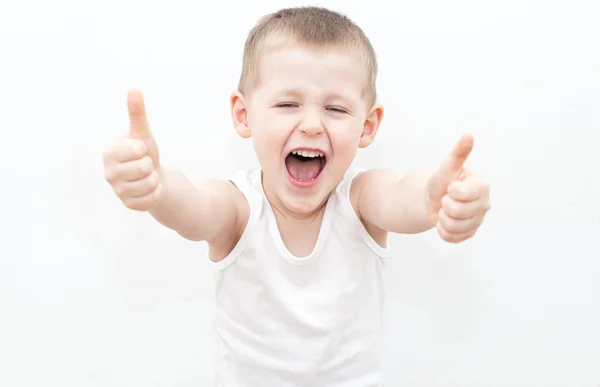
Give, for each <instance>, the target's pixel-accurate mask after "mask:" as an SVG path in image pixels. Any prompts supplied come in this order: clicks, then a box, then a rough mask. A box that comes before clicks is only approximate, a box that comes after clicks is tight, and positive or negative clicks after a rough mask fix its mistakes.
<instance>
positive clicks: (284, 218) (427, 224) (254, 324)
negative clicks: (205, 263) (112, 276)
mask: <svg viewBox="0 0 600 387" xmlns="http://www.w3.org/2000/svg"><path fill="white" fill-rule="evenodd" d="M376 74H377V63H376V59H375V54H374V51H373V48H372V47H371V44H370V43H369V40H368V39H367V37H366V36H365V35H364V34H363V32H362V31H361V29H360V28H359V27H357V26H356V25H355V24H354V23H353V22H351V21H350V20H349V19H348V18H346V17H344V16H342V15H340V14H338V13H335V12H332V11H329V10H326V9H322V8H315V7H305V8H293V9H284V10H280V11H279V12H276V13H274V14H271V15H268V16H265V17H264V18H263V19H261V20H260V22H259V23H258V25H257V26H256V27H255V28H254V29H253V30H252V31H251V32H250V35H249V37H248V39H247V41H246V46H245V50H244V58H243V70H242V74H241V77H240V82H239V87H238V90H236V91H235V92H234V93H233V94H232V96H231V101H230V102H231V112H232V119H233V125H234V128H235V130H236V131H237V133H238V134H239V135H240V136H242V137H244V138H252V140H253V144H254V149H255V151H256V155H257V157H258V160H259V163H260V166H261V168H260V169H259V170H252V171H241V172H239V173H238V174H236V175H235V176H233V177H232V178H231V179H228V180H211V181H206V182H204V183H202V184H200V185H198V186H195V185H193V184H192V183H190V182H189V181H188V180H187V179H186V178H185V177H184V176H183V175H182V174H181V173H179V172H178V171H177V170H173V169H168V168H166V167H165V166H163V165H162V164H161V163H160V160H159V153H158V147H157V145H156V143H155V141H154V139H153V137H152V134H151V132H150V127H149V123H148V122H147V119H146V114H145V108H144V104H143V100H142V96H141V94H140V93H139V92H138V91H135V90H133V91H131V92H130V93H129V96H128V107H129V113H130V119H131V126H130V131H129V133H127V134H126V135H125V136H124V137H123V138H120V139H118V140H117V141H116V142H115V143H114V144H113V145H112V146H111V147H110V148H109V149H108V150H107V152H106V153H105V159H104V160H105V173H106V179H107V181H108V182H110V184H111V185H112V187H113V188H114V190H115V192H116V194H117V195H118V197H119V198H120V199H121V200H122V201H123V203H124V204H125V205H126V206H127V207H128V208H130V209H134V210H138V211H148V212H149V213H150V214H151V215H152V216H153V217H154V218H155V219H156V220H157V221H158V222H160V223H161V224H163V225H165V226H166V227H168V228H170V229H173V230H174V231H176V232H178V233H179V234H181V235H182V236H183V237H185V238H188V239H190V240H195V241H206V242H207V243H208V246H209V257H210V260H211V261H212V263H213V264H214V266H215V271H216V275H217V277H216V284H217V286H216V300H217V313H216V325H215V327H216V336H217V340H218V348H217V358H218V362H217V367H216V382H217V385H218V386H222V387H285V386H311V387H316V386H327V387H334V386H344V387H354V386H355V387H367V386H380V385H382V380H381V373H380V365H381V357H380V356H381V352H380V345H381V308H382V302H383V289H382V279H381V276H382V265H383V262H384V259H385V256H386V254H387V245H386V238H387V234H388V233H389V232H393V233H419V232H423V231H426V230H428V229H430V228H432V227H434V226H435V227H437V231H438V232H439V234H440V236H441V237H442V238H443V239H444V240H446V241H449V242H460V241H463V240H465V239H467V238H470V237H471V236H473V235H474V234H475V232H476V230H477V228H478V227H479V225H480V224H481V222H482V220H483V217H484V215H485V213H486V211H487V210H488V209H489V206H490V205H489V194H488V192H489V190H488V185H487V184H486V183H485V182H484V181H482V180H481V179H480V178H479V177H477V176H476V175H474V174H472V173H470V172H468V171H466V170H465V169H464V168H463V163H464V161H465V159H466V157H467V156H468V154H469V152H470V151H471V148H472V145H473V140H472V138H471V137H470V136H468V135H467V136H464V137H463V138H462V139H461V140H460V141H459V142H458V144H457V145H456V147H455V148H454V150H452V152H451V153H450V154H449V155H448V156H447V158H446V159H445V160H444V161H443V163H442V164H441V166H440V167H439V169H438V170H437V171H435V172H433V173H431V174H424V173H416V172H415V173H410V174H408V175H407V176H405V177H403V178H402V179H398V178H396V177H394V176H392V175H391V174H390V173H388V172H385V171H381V170H370V171H364V172H354V171H350V170H349V167H350V164H351V162H352V160H353V159H354V156H355V154H356V151H357V149H358V148H364V147H366V146H368V145H369V144H370V143H371V142H372V141H373V139H374V138H375V134H376V133H377V129H378V128H379V125H380V123H381V120H382V117H383V108H382V106H381V105H379V104H377V103H375V101H376V91H375V80H376Z"/></svg>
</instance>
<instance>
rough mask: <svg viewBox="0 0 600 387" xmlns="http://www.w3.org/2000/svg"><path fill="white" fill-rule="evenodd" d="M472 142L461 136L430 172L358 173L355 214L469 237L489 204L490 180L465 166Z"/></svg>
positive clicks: (398, 226) (391, 226) (408, 228)
mask: <svg viewBox="0 0 600 387" xmlns="http://www.w3.org/2000/svg"><path fill="white" fill-rule="evenodd" d="M472 147H473V138H472V137H471V136H469V135H465V136H463V138H462V139H461V140H460V141H459V142H458V144H456V146H455V147H454V149H453V150H452V151H451V152H450V154H449V155H448V156H447V157H446V159H445V160H444V161H443V162H442V164H441V165H440V167H439V168H438V169H437V170H436V171H434V172H433V173H429V172H411V173H409V174H407V175H406V176H404V177H403V178H397V177H396V176H394V175H393V174H391V173H390V172H387V171H383V170H371V171H368V172H365V173H363V174H361V175H359V176H358V177H357V178H356V180H355V181H354V182H353V184H352V198H353V200H354V203H356V205H355V208H356V209H357V212H358V215H359V217H360V218H361V219H362V221H363V222H365V223H367V224H369V225H372V226H374V227H377V228H379V229H382V230H385V231H388V232H393V233H403V234H414V233H419V232H423V231H426V230H429V229H430V228H432V227H436V228H437V230H438V232H439V234H440V236H441V237H442V239H444V240H445V241H448V242H454V243H456V242H461V241H464V240H466V239H468V238H470V237H472V236H473V235H474V234H475V232H476V231H477V229H478V228H479V226H480V225H481V223H482V222H483V218H484V216H485V214H486V212H487V211H488V210H489V208H490V198H489V185H488V184H487V182H485V181H484V180H483V179H481V178H480V177H479V176H477V175H475V174H473V173H472V172H470V171H468V170H466V169H465V168H464V162H465V160H466V159H467V157H468V155H469V153H470V152H471V149H472Z"/></svg>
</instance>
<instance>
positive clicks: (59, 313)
mask: <svg viewBox="0 0 600 387" xmlns="http://www.w3.org/2000/svg"><path fill="white" fill-rule="evenodd" d="M0 4H1V5H0V59H1V60H0V131H1V134H2V136H1V139H0V177H1V180H0V184H1V190H0V204H1V205H2V210H1V215H0V231H1V233H0V385H1V386H6V387H22V386H28V387H29V386H32V387H42V386H44V387H46V386H48V387H50V386H51V387H82V386H85V387H88V386H89V387H96V386H98V387H100V386H102V387H105V386H110V387H113V386H114V387H121V386H127V387H137V386H140V387H141V386H144V387H148V386H161V387H162V386H165V387H167V386H169V387H184V386H185V387H188V386H207V385H210V382H211V380H212V361H213V360H212V344H213V343H212V331H211V329H212V327H211V324H212V313H213V304H212V299H211V295H212V273H211V272H210V267H209V266H208V264H207V260H206V257H205V253H206V246H205V245H204V244H201V243H191V242H188V241H185V240H183V239H182V238H180V237H178V236H176V235H174V233H173V232H171V231H169V230H166V229H165V228H163V227H162V226H160V225H158V224H157V223H156V222H154V221H153V220H152V219H151V218H150V217H149V216H148V215H147V214H140V213H134V212H132V211H128V210H127V209H125V208H124V207H123V206H122V205H121V203H120V202H119V201H118V200H117V198H116V197H115V196H114V195H113V194H112V192H111V190H110V187H109V186H108V184H107V183H105V182H104V180H103V171H102V164H101V162H102V151H103V150H104V149H105V147H106V146H107V145H108V144H109V143H110V141H112V139H113V138H115V137H116V136H118V135H120V134H122V133H124V131H126V130H127V129H128V118H127V107H126V94H127V90H128V89H129V88H131V87H139V88H141V89H142V90H143V92H144V94H145V97H146V102H147V109H148V114H149V118H150V122H151V124H152V127H153V130H154V132H155V134H156V136H157V138H158V141H159V146H160V149H161V156H162V160H164V162H165V163H168V164H171V165H176V166H179V167H180V168H182V169H183V170H184V171H185V172H186V173H187V174H188V176H189V177H190V178H191V179H192V180H194V181H197V180H200V179H203V178H206V177H225V176H227V175H229V174H230V173H232V172H233V171H235V170H236V169H238V168H240V167H246V166H248V165H250V164H252V165H255V159H254V157H253V154H252V148H251V143H250V142H246V141H244V140H242V139H239V138H237V137H236V135H235V133H234V131H233V128H232V125H231V119H230V115H229V102H228V98H229V94H230V92H231V91H232V90H233V89H234V88H235V85H236V83H237V79H238V76H239V70H240V65H241V55H242V48H243V43H244V40H245V38H246V34H247V32H248V31H249V29H250V28H251V27H252V25H253V23H254V22H255V21H256V20H257V19H258V18H259V17H260V16H261V15H263V14H265V13H268V12H272V11H275V10H277V9H278V8H281V7H286V6H292V5H305V3H303V2H297V1H282V0H279V1H267V0H261V1H220V2H214V3H212V2H211V3H205V4H204V5H201V2H200V1H199V0H194V1H183V0H171V1H169V2H166V1H162V2H149V1H141V0H138V1H134V0H119V1H112V2H111V1H96V2H85V1H78V2H75V1H71V2H67V1H41V0H40V1H35V2H32V1H29V2H26V1H5V2H2V3H0ZM317 4H318V5H323V6H328V7H331V8H333V9H336V10H341V11H343V12H344V13H346V14H348V15H349V16H350V17H351V18H352V19H353V20H354V21H356V22H357V23H358V24H359V25H360V26H361V27H362V28H363V29H364V30H365V32H366V33H367V34H368V35H369V36H370V38H371V40H372V43H373V44H374V46H375V48H376V50H377V52H378V56H379V61H380V66H381V72H380V77H379V95H380V101H381V102H382V103H383V104H384V106H385V107H386V109H387V110H386V116H385V119H384V122H383V125H382V127H381V129H380V132H379V135H378V138H377V139H376V141H375V143H374V144H373V145H372V147H370V148H368V149H366V150H364V151H361V153H360V156H359V157H358V159H357V160H356V164H357V165H358V166H360V167H375V166H376V167H386V168H390V169H392V170H393V171H394V172H396V173H398V175H401V174H403V173H404V172H406V171H408V170H410V169H413V168H423V167H425V168H434V167H436V166H437V164H438V163H439V161H441V159H442V158H443V157H444V156H445V154H446V153H447V152H448V151H449V150H450V148H451V146H452V145H453V144H454V143H455V141H456V140H458V138H459V137H460V135H461V134H462V133H464V132H471V133H473V134H474V136H475V148H474V151H473V153H472V157H471V158H470V159H469V162H468V164H469V167H470V168H472V169H474V170H476V171H478V172H479V173H481V174H482V175H483V176H485V177H486V178H487V179H488V180H489V182H490V184H491V187H492V203H493V204H492V206H493V208H492V210H491V212H490V213H489V215H488V217H487V219H486V222H485V224H484V225H483V226H482V228H481V229H480V232H479V233H478V234H477V236H476V237H475V238H474V239H472V240H470V241H468V242H466V243H462V244H459V245H451V244H447V243H444V242H443V241H441V240H440V239H439V238H438V237H437V235H436V234H435V232H429V233H425V234H422V235H418V236H394V237H393V238H392V240H391V243H392V245H393V254H392V260H391V264H390V266H389V269H388V272H387V281H388V283H387V290H388V300H387V311H386V334H387V341H386V345H387V347H386V366H385V378H386V380H387V385H388V386H394V387H395V386H399V387H404V386H406V387H425V386H427V387H456V386H461V387H471V386H485V387H497V386H498V387H500V386H502V387H504V386H515V387H517V386H519V387H520V386H523V387H533V386H536V387H537V386H540V387H552V386H561V387H562V386H564V387H596V386H598V385H600V247H598V240H599V237H600V200H599V199H600V177H599V176H600V175H599V172H598V170H599V167H600V154H599V153H596V152H597V150H598V148H599V146H600V134H599V133H600V27H599V26H600V24H599V23H598V20H599V19H600V7H599V6H598V2H597V1H595V0H587V1H567V0H563V1H547V0H536V1H533V0H531V1H523V0H518V1H517V0H510V1H494V2H492V1H475V0H471V1H469V0H459V1H453V2H448V1H443V0H437V1H432V0H426V1H403V2H397V3H393V2H389V3H388V2H387V1H384V0H379V1H375V0H372V1H366V2H365V1H363V2H356V3H354V4H352V3H350V2H348V3H344V2H342V1H341V0H340V1H321V2H319V3H317Z"/></svg>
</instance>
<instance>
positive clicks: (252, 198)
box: [203, 170, 261, 261]
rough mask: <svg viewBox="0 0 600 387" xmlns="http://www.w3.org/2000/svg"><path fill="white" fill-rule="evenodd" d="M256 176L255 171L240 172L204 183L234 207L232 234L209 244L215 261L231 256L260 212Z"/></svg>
mask: <svg viewBox="0 0 600 387" xmlns="http://www.w3.org/2000/svg"><path fill="white" fill-rule="evenodd" d="M254 178H255V174H254V172H253V171H245V170H243V171H238V172H237V173H235V174H234V175H232V176H230V177H229V178H225V179H212V180H207V181H205V182H204V183H203V185H204V187H205V188H206V189H208V190H209V191H210V192H211V193H212V194H213V195H214V196H215V197H218V198H219V200H226V201H228V202H229V203H232V204H233V206H232V207H231V208H233V211H234V212H233V214H232V215H233V227H232V232H230V233H227V234H226V236H224V238H222V239H220V240H214V241H211V242H210V243H209V251H210V257H211V260H213V261H219V260H221V259H223V258H224V257H226V256H227V255H229V253H230V252H231V251H232V250H233V248H234V247H235V246H236V245H237V244H238V242H239V240H240V238H241V236H242V235H243V233H244V231H245V230H246V228H247V225H248V223H249V222H250V221H251V217H252V215H254V214H255V213H256V212H257V211H259V209H258V206H259V205H260V204H261V202H260V200H259V197H258V191H257V190H256V189H255V186H254Z"/></svg>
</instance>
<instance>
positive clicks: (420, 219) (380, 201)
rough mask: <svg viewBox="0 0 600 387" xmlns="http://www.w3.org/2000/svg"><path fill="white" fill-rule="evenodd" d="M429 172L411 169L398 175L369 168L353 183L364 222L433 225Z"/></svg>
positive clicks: (404, 230)
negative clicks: (428, 186) (429, 202)
mask: <svg viewBox="0 0 600 387" xmlns="http://www.w3.org/2000/svg"><path fill="white" fill-rule="evenodd" d="M430 176H431V174H430V173H428V172H411V173H409V174H407V175H406V176H404V177H403V178H398V177H396V176H394V175H393V174H392V173H390V172H388V171H385V170H370V171H367V172H365V173H363V174H361V175H359V176H358V177H357V178H356V179H355V181H354V182H353V183H352V192H351V196H352V199H353V202H354V203H355V205H354V207H355V208H356V210H357V213H358V215H359V217H360V218H361V219H362V220H363V221H364V222H366V223H368V224H370V225H373V226H375V227H377V228H379V229H382V230H384V231H388V232H393V233H401V234H416V233H420V232H424V231H427V230H429V229H430V228H432V227H433V224H432V223H431V222H430V221H429V211H428V205H427V183H428V181H429V178H430Z"/></svg>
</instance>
